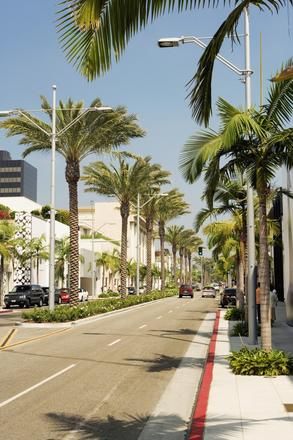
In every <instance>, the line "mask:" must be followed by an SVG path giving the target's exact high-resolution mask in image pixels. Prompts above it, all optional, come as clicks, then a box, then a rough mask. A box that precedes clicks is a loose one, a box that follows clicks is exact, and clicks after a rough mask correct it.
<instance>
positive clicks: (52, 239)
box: [0, 85, 112, 310]
mask: <svg viewBox="0 0 293 440" xmlns="http://www.w3.org/2000/svg"><path fill="white" fill-rule="evenodd" d="M56 89H57V87H56V86H55V85H53V86H52V90H53V99H52V131H51V132H48V131H47V130H45V129H44V128H43V127H41V126H40V125H38V124H37V123H36V122H35V121H34V120H32V119H31V118H30V117H29V116H28V115H27V114H26V113H24V111H23V110H21V109H14V110H6V111H1V112H0V117H7V116H13V115H21V116H23V117H24V118H25V119H28V120H29V121H30V123H32V124H33V125H35V126H36V127H37V128H38V129H39V130H40V131H42V132H43V133H45V134H46V135H47V136H49V137H50V138H51V188H50V244H49V253H50V255H49V309H50V310H54V306H55V153H56V138H57V137H58V136H60V135H62V134H64V133H65V132H66V131H67V130H68V129H69V128H71V127H72V126H73V125H74V124H76V122H78V121H79V120H80V119H81V118H83V117H84V116H85V115H86V114H87V113H89V112H91V111H99V112H104V111H112V108H111V107H102V106H101V107H89V108H85V109H84V111H83V112H82V113H80V114H79V115H78V116H77V117H76V118H75V119H73V120H72V121H71V122H70V123H69V124H67V125H66V126H65V127H63V128H62V130H60V131H59V132H56Z"/></svg>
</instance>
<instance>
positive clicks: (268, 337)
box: [257, 184, 272, 350]
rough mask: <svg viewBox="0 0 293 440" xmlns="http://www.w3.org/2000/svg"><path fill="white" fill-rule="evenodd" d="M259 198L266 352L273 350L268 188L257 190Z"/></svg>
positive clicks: (261, 285)
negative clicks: (268, 238)
mask: <svg viewBox="0 0 293 440" xmlns="http://www.w3.org/2000/svg"><path fill="white" fill-rule="evenodd" d="M257 192H258V197H259V270H258V277H259V282H260V303H261V304H260V309H261V310H260V314H261V345H262V348H263V349H265V350H271V349H272V329H271V316H270V315H271V313H270V284H269V276H270V274H269V253H268V240H267V237H268V235H267V187H266V185H265V184H263V185H259V187H258V188H257Z"/></svg>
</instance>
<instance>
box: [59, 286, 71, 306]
mask: <svg viewBox="0 0 293 440" xmlns="http://www.w3.org/2000/svg"><path fill="white" fill-rule="evenodd" d="M69 302H70V290H69V289H68V288H67V287H61V288H60V289H58V304H68V303H69Z"/></svg>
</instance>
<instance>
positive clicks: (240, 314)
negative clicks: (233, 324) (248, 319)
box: [224, 307, 244, 321]
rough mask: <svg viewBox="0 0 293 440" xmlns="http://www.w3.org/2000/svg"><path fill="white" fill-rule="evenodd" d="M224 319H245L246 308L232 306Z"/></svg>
mask: <svg viewBox="0 0 293 440" xmlns="http://www.w3.org/2000/svg"><path fill="white" fill-rule="evenodd" d="M224 319H226V320H227V321H243V320H244V310H241V309H237V308H236V307H232V308H230V309H228V310H227V312H226V313H225V316H224Z"/></svg>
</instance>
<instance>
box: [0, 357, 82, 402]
mask: <svg viewBox="0 0 293 440" xmlns="http://www.w3.org/2000/svg"><path fill="white" fill-rule="evenodd" d="M75 366H76V364H71V365H69V366H68V367H66V368H64V369H63V370H61V371H58V372H57V373H55V374H52V376H49V377H47V379H44V380H42V381H41V382H38V383H36V384H35V385H33V386H32V387H30V388H27V389H26V390H24V391H22V392H21V393H18V394H16V395H15V396H13V397H10V399H7V400H4V401H3V402H1V403H0V408H2V407H3V406H6V405H8V404H9V403H11V402H13V401H14V400H16V399H19V398H20V397H22V396H24V395H25V394H28V393H30V392H31V391H33V390H35V389H36V388H38V387H40V386H42V385H44V384H45V383H47V382H49V381H50V380H53V379H55V377H58V376H60V375H61V374H64V373H66V371H68V370H71V368H73V367H75Z"/></svg>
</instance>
